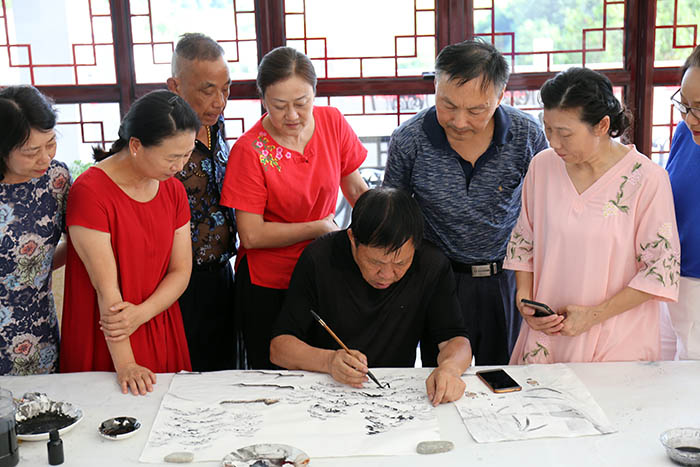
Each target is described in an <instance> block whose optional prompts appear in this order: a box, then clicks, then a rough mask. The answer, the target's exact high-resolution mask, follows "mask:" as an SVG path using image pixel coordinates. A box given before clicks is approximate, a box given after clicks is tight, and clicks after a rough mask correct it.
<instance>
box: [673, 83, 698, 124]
mask: <svg viewBox="0 0 700 467" xmlns="http://www.w3.org/2000/svg"><path fill="white" fill-rule="evenodd" d="M679 92H681V90H680V89H679V90H678V91H676V92H674V93H673V95H672V96H671V102H672V103H673V106H674V107H675V108H676V110H678V111H679V112H680V113H681V115H682V116H683V117H685V116H686V115H688V114H689V113H690V114H691V115H692V116H693V117H695V118H696V119H698V120H700V108H698V107H689V106H687V105H685V104H684V103H682V102H681V101H679V100H678V99H676V98H675V97H676V95H677V94H678V93H679Z"/></svg>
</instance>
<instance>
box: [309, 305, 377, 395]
mask: <svg viewBox="0 0 700 467" xmlns="http://www.w3.org/2000/svg"><path fill="white" fill-rule="evenodd" d="M309 311H310V312H311V314H312V315H314V318H316V321H318V324H320V325H321V326H323V329H325V330H326V331H328V334H330V335H331V337H332V338H333V339H335V341H336V342H337V343H338V344H340V346H341V347H342V348H343V349H345V351H346V352H347V353H349V354H350V355H352V352H350V349H348V346H347V345H345V344H343V341H341V340H340V337H338V336H336V335H335V333H334V332H333V330H332V329H331V328H329V327H328V325H327V324H326V322H325V321H323V320H322V319H321V317H320V316H318V315H317V314H316V312H315V311H314V310H311V309H309ZM367 376H369V377H370V378H371V379H372V381H374V382H375V383H377V386H379V388H380V389H384V386H382V383H380V382H379V380H378V379H377V378H375V376H374V375H373V374H372V372H371V371H369V369H367Z"/></svg>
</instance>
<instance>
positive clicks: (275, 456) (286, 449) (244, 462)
mask: <svg viewBox="0 0 700 467" xmlns="http://www.w3.org/2000/svg"><path fill="white" fill-rule="evenodd" d="M266 460H267V461H270V464H269V465H283V461H284V462H288V463H291V465H294V467H303V466H307V465H309V456H307V455H306V453H305V452H303V451H301V450H299V449H297V448H295V447H294V446H289V445H287V444H253V445H251V446H246V447H243V448H240V449H236V450H235V451H232V452H230V453H228V454H226V457H224V458H223V459H222V460H221V465H222V466H223V467H248V466H252V465H253V464H256V463H257V462H260V461H266ZM256 465H260V464H256ZM265 465H268V464H265ZM284 465H288V464H286V463H285V464H284Z"/></svg>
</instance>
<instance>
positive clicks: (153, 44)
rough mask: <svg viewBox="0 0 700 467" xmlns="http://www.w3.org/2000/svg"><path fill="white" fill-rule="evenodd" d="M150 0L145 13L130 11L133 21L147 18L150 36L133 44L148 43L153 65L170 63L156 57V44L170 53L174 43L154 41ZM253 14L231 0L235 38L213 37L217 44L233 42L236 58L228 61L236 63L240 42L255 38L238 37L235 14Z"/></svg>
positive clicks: (253, 11) (234, 0) (253, 12)
mask: <svg viewBox="0 0 700 467" xmlns="http://www.w3.org/2000/svg"><path fill="white" fill-rule="evenodd" d="M151 2H152V0H148V2H147V5H148V11H147V12H145V13H131V19H132V21H133V19H134V18H147V21H148V34H149V37H150V40H149V41H136V40H134V44H135V45H150V46H151V57H152V59H153V64H154V65H170V60H168V61H159V60H158V59H157V58H156V52H155V51H156V47H158V46H164V47H169V48H170V54H172V52H173V51H174V50H175V43H174V42H173V41H155V40H154V38H153V17H152V14H151V11H152V9H151ZM251 13H252V14H255V10H254V9H253V10H240V11H239V10H238V9H237V8H236V0H233V15H232V21H233V25H234V31H235V35H236V38H235V39H218V38H214V39H215V40H216V42H218V43H219V44H233V45H234V46H235V48H236V58H234V59H230V60H229V59H228V58H227V59H226V61H227V62H228V63H236V62H238V61H239V59H240V56H241V53H240V52H241V51H240V47H239V44H240V43H241V42H256V39H238V35H239V34H238V18H237V15H239V14H251Z"/></svg>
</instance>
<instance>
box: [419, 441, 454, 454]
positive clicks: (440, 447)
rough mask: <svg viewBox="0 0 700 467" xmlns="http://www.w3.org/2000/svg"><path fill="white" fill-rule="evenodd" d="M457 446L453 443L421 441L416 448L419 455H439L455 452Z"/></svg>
mask: <svg viewBox="0 0 700 467" xmlns="http://www.w3.org/2000/svg"><path fill="white" fill-rule="evenodd" d="M454 447H455V445H454V444H453V443H452V441H421V442H420V443H418V446H416V452H417V453H418V454H438V453H441V452H448V451H451V450H453V449H454Z"/></svg>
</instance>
